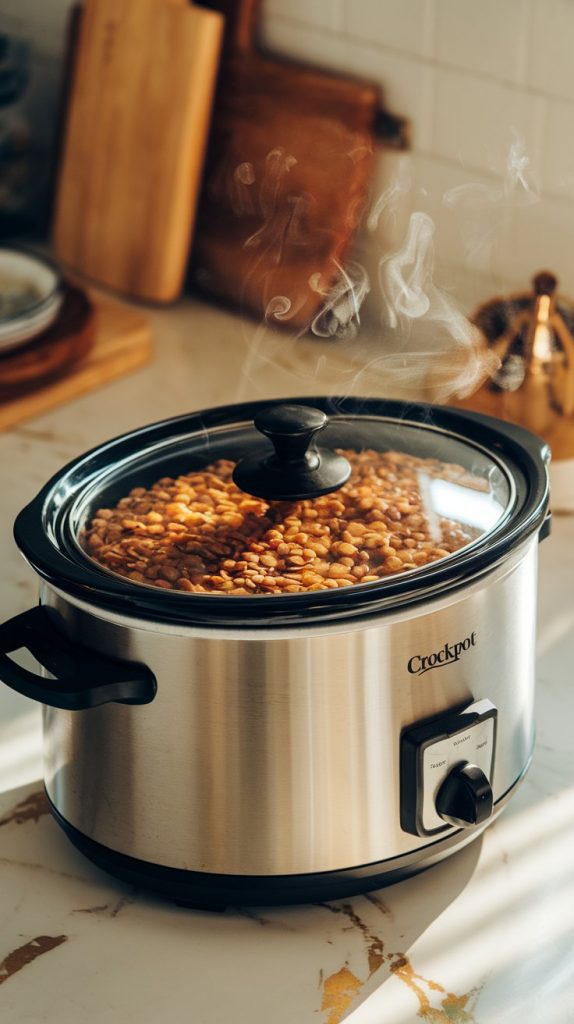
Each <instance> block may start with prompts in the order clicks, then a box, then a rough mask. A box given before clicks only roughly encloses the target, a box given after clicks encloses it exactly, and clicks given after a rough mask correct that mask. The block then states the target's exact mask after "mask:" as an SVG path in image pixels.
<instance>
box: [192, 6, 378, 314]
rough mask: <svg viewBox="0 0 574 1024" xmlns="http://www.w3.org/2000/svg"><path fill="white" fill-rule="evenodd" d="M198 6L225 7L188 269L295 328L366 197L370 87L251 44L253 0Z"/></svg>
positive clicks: (209, 288) (335, 275) (336, 263)
mask: <svg viewBox="0 0 574 1024" xmlns="http://www.w3.org/2000/svg"><path fill="white" fill-rule="evenodd" d="M205 6H208V7H211V8H214V9H216V10H218V11H220V12H222V13H223V14H224V15H225V17H226V33H225V40H224V52H223V58H222V63H221V68H220V75H219V81H218V86H217V92H216V100H215V106H214V115H213V123H212V132H211V138H210V143H209V149H208V157H207V164H206V173H205V177H204V184H203V191H202V196H201V202H200V215H199V217H198V222H197V228H196V236H195V240H194V248H193V256H192V280H193V281H194V283H195V284H196V285H197V286H198V287H199V288H200V289H201V290H203V291H205V292H207V293H209V294H211V295H213V296H216V297H218V298H219V299H222V300H224V301H226V302H228V303H231V304H232V305H234V306H238V307H240V308H241V309H242V310H246V311H249V312H250V313H252V314H254V315H255V316H256V317H257V318H262V317H264V316H265V315H267V316H268V318H269V320H270V321H271V322H277V323H283V324H284V325H286V326H288V327H289V328H291V329H292V328H296V329H302V328H304V327H305V326H306V325H307V324H308V323H309V322H310V320H311V319H312V317H313V316H314V315H315V314H316V313H317V311H318V310H319V309H320V307H321V305H322V303H323V301H324V299H323V298H322V295H321V293H324V292H327V291H328V290H329V288H330V287H331V286H332V285H333V284H334V282H335V281H337V280H338V279H340V277H341V272H340V264H341V261H342V259H343V256H344V253H345V250H346V248H347V246H348V244H349V242H350V239H351V237H352V234H353V232H354V229H355V227H356V225H357V222H358V220H359V217H360V215H361V212H362V209H363V205H364V201H365V198H366V190H367V186H368V182H369V178H370V172H371V167H372V162H373V153H374V141H375V136H374V126H375V121H376V116H377V111H378V108H379V106H380V95H379V91H378V89H377V88H376V87H375V86H373V85H371V84H369V83H367V82H361V81H356V80H352V79H347V78H342V77H339V76H336V75H330V74H327V73H324V72H321V71H316V70H313V69H308V68H305V67H302V66H299V65H297V64H295V63H293V62H290V61H288V60H285V59H282V58H279V57H275V56H272V55H266V54H264V53H262V52H260V51H259V50H258V47H257V43H256V38H257V21H258V16H259V9H260V2H259V0H208V2H207V3H206V4H205ZM277 314H278V315H277Z"/></svg>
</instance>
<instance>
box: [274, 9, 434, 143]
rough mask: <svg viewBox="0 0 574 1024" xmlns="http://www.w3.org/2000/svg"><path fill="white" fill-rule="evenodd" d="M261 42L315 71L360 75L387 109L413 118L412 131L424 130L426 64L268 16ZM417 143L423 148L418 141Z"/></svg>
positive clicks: (427, 87) (427, 83) (427, 88)
mask: <svg viewBox="0 0 574 1024" xmlns="http://www.w3.org/2000/svg"><path fill="white" fill-rule="evenodd" d="M263 41H264V43H265V45H266V46H268V47H269V48H270V49H272V50H274V51H275V52H280V53H283V54H286V55H288V56H290V57H294V58H296V59H298V60H301V61H304V62H305V63H309V64H314V65H315V66H317V67H324V68H329V69H330V70H338V71H340V72H341V73H342V74H348V75H353V76H360V77H361V78H366V79H368V80H369V81H372V82H375V83H376V84H378V85H379V86H380V87H381V90H382V92H383V97H384V103H385V106H386V107H387V109H388V110H391V111H392V112H394V113H397V114H401V115H403V116H406V117H410V118H412V119H413V124H414V130H415V132H416V131H417V130H419V129H421V130H422V129H423V127H424V126H428V123H429V116H428V112H427V98H428V97H429V94H430V91H431V80H430V79H429V74H428V71H429V69H428V68H427V66H426V65H425V64H423V63H421V62H420V61H417V60H416V59H414V58H413V57H407V56H406V55H403V54H399V53H396V52H393V51H389V50H380V49H378V48H377V47H375V46H373V45H371V44H369V43H363V42H359V41H358V40H356V39H350V38H348V37H347V36H342V35H335V34H333V35H330V36H328V37H327V36H326V34H325V32H320V31H317V30H316V29H312V28H310V27H306V26H303V25H301V24H298V23H295V22H292V21H290V20H287V19H285V18H274V17H268V18H267V19H266V22H265V26H264V35H263ZM417 144H418V145H422V144H423V143H422V142H421V140H420V139H418V140H417Z"/></svg>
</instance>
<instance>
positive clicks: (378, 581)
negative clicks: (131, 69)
mask: <svg viewBox="0 0 574 1024" xmlns="http://www.w3.org/2000/svg"><path fill="white" fill-rule="evenodd" d="M314 403H318V404H314ZM349 404H352V403H350V402H349V400H347V402H346V406H347V407H345V403H343V404H342V406H341V405H332V404H331V403H330V402H329V401H328V400H307V399H303V400H301V402H297V404H294V403H292V402H290V403H286V404H277V403H274V404H270V405H266V404H265V403H255V404H254V406H252V407H246V406H244V407H235V409H234V416H232V415H231V413H230V414H229V415H228V416H227V418H226V416H225V415H223V414H221V415H220V417H219V421H216V422H210V421H209V416H207V415H205V416H204V417H200V418H196V423H195V426H194V429H187V430H185V431H183V432H182V431H180V430H178V426H179V423H178V421H177V420H176V421H172V431H171V433H170V434H169V436H164V437H158V436H157V432H156V435H152V436H151V437H150V438H149V440H148V441H147V442H146V441H145V439H142V441H141V443H140V444H139V445H137V444H135V445H132V446H131V447H130V446H129V445H128V450H124V451H123V453H118V452H116V457H115V458H114V459H113V460H112V461H110V462H109V463H108V464H107V465H103V466H100V468H99V469H96V470H94V472H93V473H92V476H91V479H90V481H89V484H88V485H87V486H84V487H83V488H82V489H81V492H80V493H78V494H77V495H76V497H75V499H74V500H73V502H72V503H71V505H70V507H69V511H68V516H67V521H68V526H69V529H70V531H71V538H72V542H73V544H74V546H75V549H76V555H80V557H81V558H83V559H84V560H89V562H90V563H91V565H92V566H93V567H94V568H95V569H97V570H98V571H99V572H100V573H101V572H104V573H106V574H113V575H114V576H115V577H116V578H117V577H120V578H121V579H122V580H123V581H124V582H125V583H128V584H130V585H131V586H132V587H133V586H135V587H137V588H146V589H150V588H151V589H154V590H155V592H156V594H157V593H158V591H163V592H164V593H165V594H167V593H170V592H171V593H174V592H175V593H177V594H179V595H180V596H181V595H185V596H189V597H190V598H193V597H194V595H196V596H201V597H203V598H206V597H209V598H212V597H218V598H221V599H223V600H225V598H227V599H229V598H242V599H245V598H249V597H252V598H253V597H257V598H261V599H265V598H267V599H269V598H273V597H274V598H277V597H280V598H286V597H288V596H291V595H306V594H310V595H313V596H314V597H315V598H318V597H321V598H328V596H329V592H331V593H332V594H333V595H334V592H336V591H339V592H340V591H342V590H344V589H349V590H350V588H355V589H357V590H358V589H360V590H361V591H364V590H365V588H371V589H373V588H377V589H379V588H380V587H381V585H384V584H385V582H387V583H389V582H390V581H391V580H396V579H397V578H398V577H406V576H413V577H415V576H418V575H420V574H421V573H424V572H426V571H428V569H429V567H431V566H434V565H435V564H436V563H440V562H446V561H447V560H452V559H455V558H456V557H457V556H459V555H460V553H461V552H467V551H470V549H471V548H475V547H477V546H480V545H481V544H484V542H485V540H486V539H487V538H489V537H491V536H492V535H494V534H495V533H496V532H497V531H500V530H501V529H502V527H503V525H504V523H505V522H506V521H507V520H508V518H509V517H510V515H511V512H512V508H513V506H514V503H515V499H516V489H515V485H514V482H513V476H512V474H511V473H510V472H509V470H508V468H507V467H505V463H504V461H503V460H502V459H501V458H500V457H499V455H498V454H497V453H496V452H495V451H494V450H493V449H492V447H490V446H489V445H488V444H481V443H480V441H479V440H477V439H476V438H469V437H465V436H463V435H462V434H458V433H457V432H455V431H453V430H452V429H446V428H445V427H444V425H441V423H440V416H439V417H438V418H435V417H433V416H432V414H429V416H428V417H424V418H422V419H420V418H419V420H418V421H416V422H413V421H412V420H411V419H409V418H408V415H406V416H405V417H404V418H402V417H399V418H397V417H394V416H391V415H384V414H381V412H378V411H376V410H377V409H383V410H384V405H385V403H383V402H376V401H374V402H366V403H363V404H361V403H359V402H355V403H354V404H355V406H356V407H355V408H352V409H349V408H348V406H349ZM387 404H388V403H387ZM250 409H251V414H250ZM213 412H215V413H216V412H217V410H214V411H213ZM407 412H408V410H407ZM254 418H255V423H254ZM349 596H350V595H349Z"/></svg>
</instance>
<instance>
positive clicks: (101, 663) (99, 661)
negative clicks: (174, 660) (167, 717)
mask: <svg viewBox="0 0 574 1024" xmlns="http://www.w3.org/2000/svg"><path fill="white" fill-rule="evenodd" d="M22 649H25V650H28V651H30V653H31V654H33V655H34V657H35V658H36V660H37V661H39V662H40V664H41V665H42V666H43V667H44V668H45V669H46V671H48V672H49V673H50V674H51V675H52V676H54V678H53V679H46V678H44V677H43V676H40V675H37V674H36V673H35V672H30V671H29V670H28V669H25V668H22V667H21V666H20V665H18V664H16V662H15V661H13V660H12V658H9V657H8V654H9V653H10V652H11V651H19V650H22ZM0 680H2V681H3V682H4V683H6V684H7V685H8V686H10V687H11V688H12V689H13V690H16V691H17V692H18V693H22V694H23V695H24V696H25V697H31V698H32V700H37V701H40V703H42V704H48V705H49V706H50V707H55V708H66V709H68V710H71V711H79V710H81V709H83V708H93V707H96V706H97V705H98V704H108V703H111V702H114V701H115V702H117V703H119V704H149V703H150V701H152V700H153V698H154V697H155V694H156V691H157V683H156V680H155V676H154V675H153V673H152V672H151V671H150V669H149V668H147V667H146V666H145V665H140V664H137V663H135V662H129V661H118V660H116V659H115V658H109V657H106V656H105V655H102V654H96V653H95V652H94V651H91V650H89V649H88V648H87V647H82V646H80V644H76V643H72V641H71V640H68V639H67V637H65V636H64V634H63V633H61V632H60V631H59V630H58V629H56V628H55V626H53V624H52V622H51V620H50V618H49V616H48V614H47V612H46V610H45V609H44V608H42V607H41V606H39V607H37V608H31V609H30V610H29V611H27V612H22V614H21V615H16V616H15V617H14V618H13V619H9V621H8V622H4V623H2V625H0Z"/></svg>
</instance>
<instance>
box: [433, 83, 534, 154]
mask: <svg viewBox="0 0 574 1024" xmlns="http://www.w3.org/2000/svg"><path fill="white" fill-rule="evenodd" d="M537 113H538V103H537V98H535V99H534V100H533V98H532V97H530V96H528V95H527V94H525V93H524V92H523V91H522V90H520V89H516V88H513V87H511V86H508V85H507V84H506V83H504V82H497V81H495V80H494V79H486V78H478V77H476V76H474V75H468V74H462V73H461V72H459V71H447V70H445V69H444V68H440V69H437V70H436V72H435V90H434V117H433V129H432V143H431V147H430V148H431V151H432V152H433V153H435V154H436V155H437V156H442V157H446V158H448V159H449V160H454V161H457V162H459V163H461V164H462V165H463V166H465V167H469V168H478V169H479V170H483V171H487V172H491V173H495V174H499V173H503V172H504V168H505V166H506V162H507V159H508V154H509V151H510V147H511V145H512V143H513V141H514V139H515V136H516V135H518V136H519V137H520V138H522V139H524V142H525V144H526V150H527V152H528V153H529V154H531V160H533V162H534V163H537V146H538V118H537Z"/></svg>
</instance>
